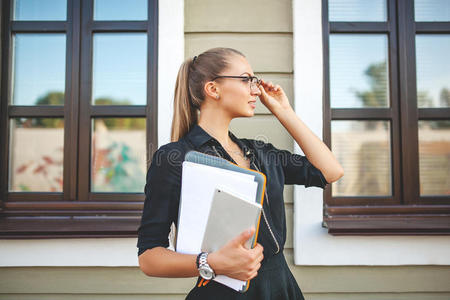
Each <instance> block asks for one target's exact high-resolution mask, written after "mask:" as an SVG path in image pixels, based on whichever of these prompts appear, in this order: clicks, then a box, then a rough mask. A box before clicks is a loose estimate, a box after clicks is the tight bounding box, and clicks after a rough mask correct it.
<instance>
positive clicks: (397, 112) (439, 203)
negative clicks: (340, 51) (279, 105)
mask: <svg viewBox="0 0 450 300" xmlns="http://www.w3.org/2000/svg"><path fill="white" fill-rule="evenodd" d="M386 1H387V10H388V15H387V16H388V18H387V21H386V22H329V20H328V0H322V26H323V55H324V87H323V88H324V93H323V94H324V103H323V108H324V117H323V128H324V129H323V136H324V141H325V143H326V144H327V145H328V146H329V147H331V121H333V120H388V121H390V136H391V166H392V174H391V175H392V196H387V197H375V196H373V197H367V196H361V197H360V196H357V197H354V196H352V197H332V194H331V186H328V187H327V188H326V189H325V192H324V210H323V226H324V227H326V228H328V233H330V234H332V235H447V234H450V196H420V195H419V153H418V121H419V120H442V119H447V120H448V119H449V117H448V116H450V108H418V107H417V95H416V93H417V92H416V61H415V36H416V34H417V33H445V34H450V22H415V20H414V1H410V0H386ZM339 33H364V34H373V33H384V34H386V35H387V37H388V47H389V49H388V54H389V88H390V90H389V95H390V97H389V98H390V101H391V103H390V106H389V107H387V108H357V109H351V108H348V109H347V108H344V109H342V108H341V109H337V108H331V107H330V72H329V35H330V34H339Z"/></svg>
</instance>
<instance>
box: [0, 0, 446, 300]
mask: <svg viewBox="0 0 450 300" xmlns="http://www.w3.org/2000/svg"><path fill="white" fill-rule="evenodd" d="M291 10H292V3H291V1H290V0H277V1H266V0H246V1H237V0H231V1H223V0H185V42H186V45H185V55H186V57H188V56H194V55H197V54H199V53H201V52H202V51H204V50H206V49H209V48H211V47H216V46H227V47H234V48H237V49H238V50H240V51H242V52H243V53H244V54H246V55H247V58H248V60H249V61H250V64H251V65H252V67H253V69H254V71H255V73H256V75H257V76H262V77H264V78H265V79H267V80H269V81H273V82H277V83H279V84H280V85H281V86H283V88H284V89H285V90H286V92H287V95H288V97H289V99H291V100H293V96H294V95H293V77H292V76H293V44H292V15H291ZM232 130H233V132H235V134H236V135H237V136H239V137H250V138H262V139H265V138H267V139H268V140H269V141H270V142H272V143H273V144H274V145H275V146H277V147H279V148H283V149H288V150H293V140H292V138H290V137H289V135H288V134H287V132H286V131H285V130H284V128H283V127H282V126H281V125H280V124H279V122H278V121H277V120H276V119H275V118H274V117H273V116H271V115H270V114H269V112H268V111H267V110H266V109H264V108H263V107H261V106H259V107H258V108H257V115H256V116H255V117H254V118H253V119H252V120H251V121H250V120H247V119H238V120H235V121H233V123H232ZM285 202H286V212H287V225H288V239H287V242H286V249H285V255H286V257H287V260H288V263H289V265H290V267H291V270H292V272H293V274H294V276H295V278H296V279H297V281H298V283H299V285H300V287H301V289H302V291H303V292H304V295H305V297H306V299H314V300H316V299H317V300H319V299H320V300H331V299H374V300H375V299H377V300H382V299H386V300H387V299H397V300H399V299H420V300H425V299H450V268H449V267H446V266H402V267H390V266H386V267H347V266H341V267H300V266H294V265H293V257H292V255H293V249H292V246H293V243H292V236H293V228H292V225H293V218H292V214H293V203H292V187H287V188H286V189H285ZM323 251H324V255H326V252H327V249H323ZM349 255H351V254H349ZM194 281H195V278H185V279H165V278H150V277H146V276H145V275H144V274H143V273H142V272H141V271H140V270H139V269H138V268H133V267H110V268H106V267H86V268H79V267H72V268H68V267H52V268H48V267H26V268H2V269H1V271H0V299H12V298H14V299H184V297H185V295H186V293H187V292H188V291H189V290H190V289H191V287H192V286H193V284H194Z"/></svg>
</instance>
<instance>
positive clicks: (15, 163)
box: [9, 118, 64, 192]
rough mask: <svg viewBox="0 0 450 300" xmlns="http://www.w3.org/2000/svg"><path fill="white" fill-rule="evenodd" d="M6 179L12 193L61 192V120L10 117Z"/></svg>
mask: <svg viewBox="0 0 450 300" xmlns="http://www.w3.org/2000/svg"><path fill="white" fill-rule="evenodd" d="M9 153H10V159H9V162H10V182H9V190H10V191H12V192H62V188H63V156H64V120H63V119H61V118H16V119H12V120H11V143H10V151H9Z"/></svg>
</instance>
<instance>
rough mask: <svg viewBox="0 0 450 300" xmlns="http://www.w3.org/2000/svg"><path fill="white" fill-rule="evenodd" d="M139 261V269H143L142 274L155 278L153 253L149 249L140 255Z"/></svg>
mask: <svg viewBox="0 0 450 300" xmlns="http://www.w3.org/2000/svg"><path fill="white" fill-rule="evenodd" d="M138 261H139V269H141V271H142V273H144V274H145V275H147V276H150V277H153V276H155V275H154V274H153V272H152V268H151V265H152V262H151V253H150V251H149V249H147V250H146V251H145V252H144V253H142V254H141V255H139V257H138Z"/></svg>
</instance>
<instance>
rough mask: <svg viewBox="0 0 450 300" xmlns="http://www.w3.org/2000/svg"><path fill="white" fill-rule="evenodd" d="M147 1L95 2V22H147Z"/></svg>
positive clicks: (100, 0)
mask: <svg viewBox="0 0 450 300" xmlns="http://www.w3.org/2000/svg"><path fill="white" fill-rule="evenodd" d="M147 12H148V8H147V0H126V1H124V0H94V20H97V21H99V20H116V21H117V20H134V21H137V20H141V21H142V20H147Z"/></svg>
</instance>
